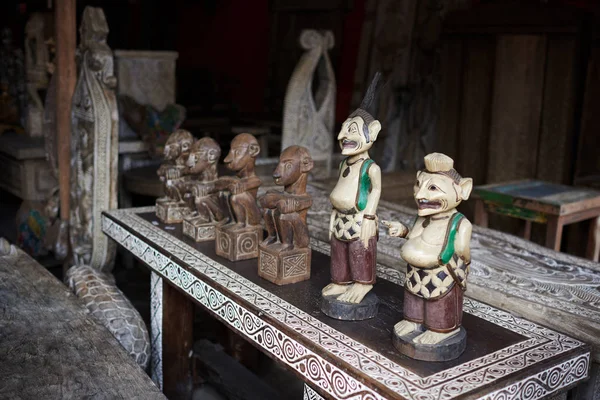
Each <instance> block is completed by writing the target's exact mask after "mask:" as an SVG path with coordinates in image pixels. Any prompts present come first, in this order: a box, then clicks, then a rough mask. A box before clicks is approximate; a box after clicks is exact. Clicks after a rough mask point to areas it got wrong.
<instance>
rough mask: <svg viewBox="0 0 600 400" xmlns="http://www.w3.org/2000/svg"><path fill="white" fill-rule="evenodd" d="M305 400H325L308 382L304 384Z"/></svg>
mask: <svg viewBox="0 0 600 400" xmlns="http://www.w3.org/2000/svg"><path fill="white" fill-rule="evenodd" d="M303 398H304V400H323V397H321V395H320V394H319V393H317V392H315V391H314V390H313V389H312V388H311V387H310V386H308V385H307V384H306V383H305V384H304V396H303Z"/></svg>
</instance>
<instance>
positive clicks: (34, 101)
mask: <svg viewBox="0 0 600 400" xmlns="http://www.w3.org/2000/svg"><path fill="white" fill-rule="evenodd" d="M51 22H52V18H51V14H50V15H49V16H46V15H44V14H42V13H33V14H32V15H31V17H30V18H29V20H28V21H27V24H26V25H25V72H26V76H27V116H26V118H25V124H26V126H25V131H26V133H27V134H28V135H29V136H32V137H40V136H43V127H42V124H43V118H44V102H43V101H42V98H41V96H40V94H39V92H38V91H39V90H44V89H47V88H48V83H49V75H48V64H49V62H50V51H49V48H48V46H49V42H48V40H49V39H50V37H47V36H46V32H52V31H53V26H52V25H53V24H52V23H51ZM48 25H50V26H48Z"/></svg>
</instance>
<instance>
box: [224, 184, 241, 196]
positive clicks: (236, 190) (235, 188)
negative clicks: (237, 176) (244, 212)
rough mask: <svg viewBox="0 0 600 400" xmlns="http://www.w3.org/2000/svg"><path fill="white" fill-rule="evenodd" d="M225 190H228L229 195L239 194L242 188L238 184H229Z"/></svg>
mask: <svg viewBox="0 0 600 400" xmlns="http://www.w3.org/2000/svg"><path fill="white" fill-rule="evenodd" d="M227 188H228V189H229V191H230V192H231V194H239V193H240V192H242V187H241V184H240V182H231V183H230V184H229V185H228V186H227Z"/></svg>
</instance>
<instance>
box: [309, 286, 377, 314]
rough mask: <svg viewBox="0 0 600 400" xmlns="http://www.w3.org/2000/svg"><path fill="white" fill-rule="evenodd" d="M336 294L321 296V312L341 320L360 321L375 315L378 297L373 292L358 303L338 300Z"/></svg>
mask: <svg viewBox="0 0 600 400" xmlns="http://www.w3.org/2000/svg"><path fill="white" fill-rule="evenodd" d="M338 296H339V295H335V296H323V297H322V298H321V299H322V300H321V311H322V312H323V314H325V315H327V316H328V317H331V318H335V319H341V320H343V321H362V320H364V319H369V318H374V317H375V316H376V315H377V310H378V308H379V298H378V297H377V295H376V294H375V293H373V292H369V293H368V294H367V295H366V296H365V298H364V299H363V300H362V301H361V302H360V303H358V304H356V303H347V302H345V301H339V300H338V299H337V297H338Z"/></svg>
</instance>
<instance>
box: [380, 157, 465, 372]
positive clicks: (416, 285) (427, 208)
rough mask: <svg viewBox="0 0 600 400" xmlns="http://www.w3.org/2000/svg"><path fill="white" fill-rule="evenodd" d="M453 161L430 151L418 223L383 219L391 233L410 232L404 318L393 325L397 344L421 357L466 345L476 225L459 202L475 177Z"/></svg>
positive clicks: (445, 356)
mask: <svg viewBox="0 0 600 400" xmlns="http://www.w3.org/2000/svg"><path fill="white" fill-rule="evenodd" d="M453 166H454V161H453V160H452V159H451V158H450V157H448V156H446V155H444V154H440V153H431V154H428V155H427V156H425V170H423V171H419V172H418V173H417V181H416V183H415V201H416V203H417V207H418V212H417V213H418V218H417V219H416V221H415V223H414V225H413V227H412V228H411V229H410V230H409V229H408V228H407V227H406V226H404V225H403V224H402V223H400V222H391V221H382V223H383V224H384V225H385V226H387V227H388V229H389V234H390V235H391V236H398V237H407V238H408V240H407V241H406V243H405V244H404V245H403V246H402V249H401V253H400V254H401V255H402V258H403V259H404V260H405V261H406V262H407V273H406V283H405V286H404V319H403V320H402V321H400V322H398V323H397V324H396V325H395V326H394V345H395V346H396V348H398V350H399V351H400V352H402V353H403V354H405V355H407V356H409V357H412V358H416V359H420V360H427V361H447V360H452V359H454V358H456V357H458V356H460V354H461V353H462V352H463V351H464V349H465V345H466V332H465V330H464V328H462V327H461V322H462V304H463V292H464V291H465V289H466V283H467V275H468V273H469V264H470V263H471V252H470V240H471V230H472V226H471V223H470V222H469V221H468V220H467V219H466V218H465V217H464V216H463V215H462V214H461V213H459V212H457V211H456V207H457V206H458V205H459V204H460V203H461V202H462V201H463V200H467V199H468V198H469V195H470V193H471V189H472V188H473V180H472V179H471V178H462V177H461V176H460V175H459V174H458V172H456V170H455V169H454V167H453Z"/></svg>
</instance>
